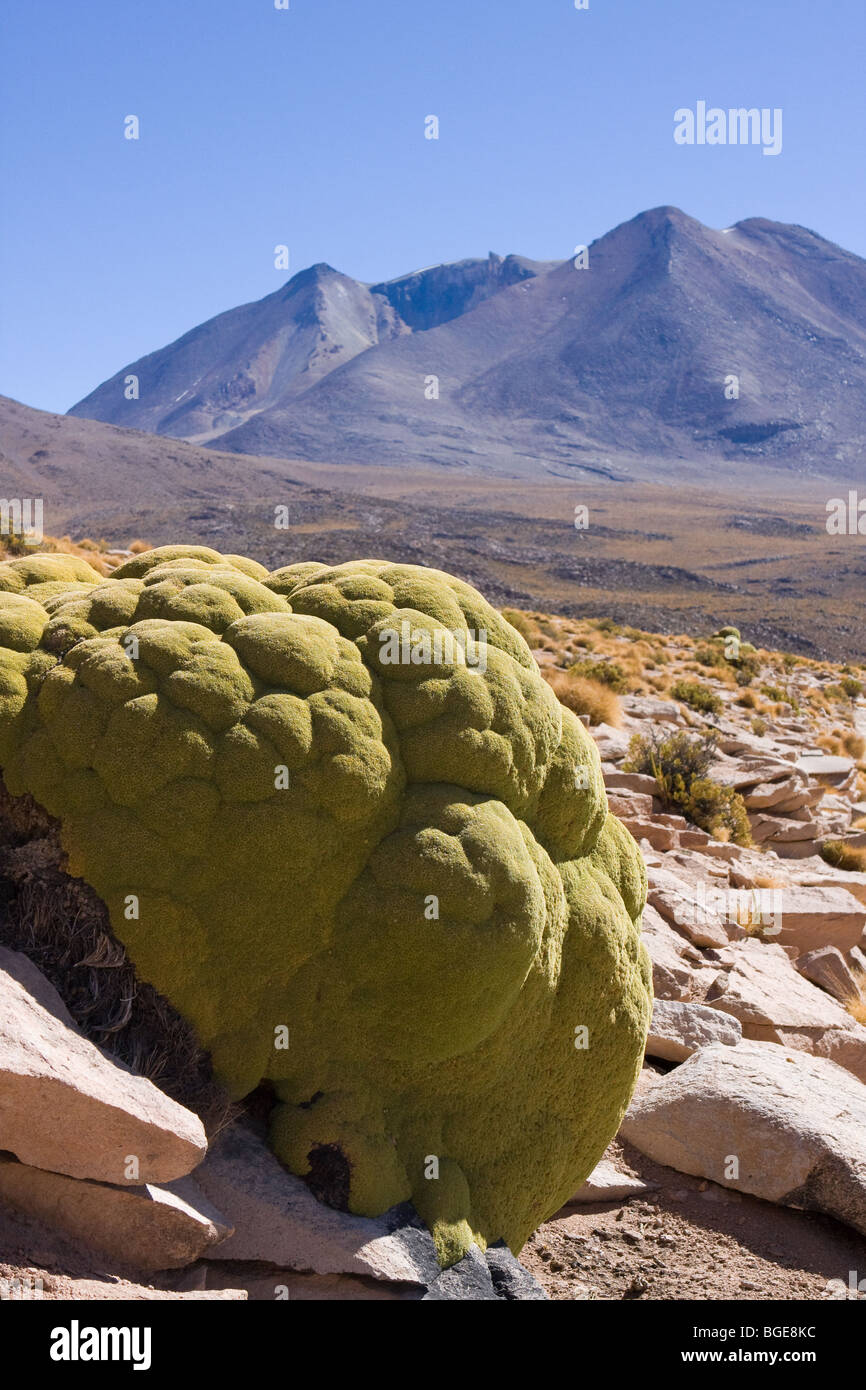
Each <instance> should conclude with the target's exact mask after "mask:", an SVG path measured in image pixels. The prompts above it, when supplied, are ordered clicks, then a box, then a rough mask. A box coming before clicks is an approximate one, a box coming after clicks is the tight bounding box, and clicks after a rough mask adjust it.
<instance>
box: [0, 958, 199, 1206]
mask: <svg viewBox="0 0 866 1390" xmlns="http://www.w3.org/2000/svg"><path fill="white" fill-rule="evenodd" d="M2 1149H5V1150H7V1151H8V1152H10V1153H14V1154H15V1155H16V1157H17V1158H19V1159H20V1160H21V1162H22V1163H25V1164H29V1165H30V1166H32V1167H37V1168H47V1169H50V1170H51V1171H53V1172H56V1173H66V1174H67V1175H69V1176H70V1177H77V1178H93V1179H95V1180H97V1181H101V1182H110V1183H113V1184H116V1185H120V1184H123V1183H129V1184H130V1185H132V1186H139V1185H141V1184H142V1183H150V1182H159V1183H162V1182H169V1181H171V1180H172V1179H174V1178H179V1177H182V1176H183V1175H184V1174H185V1173H189V1172H190V1171H191V1170H192V1169H193V1168H195V1167H196V1165H197V1164H198V1163H199V1162H200V1161H201V1159H202V1158H203V1157H204V1154H205V1151H206V1149H207V1139H206V1137H205V1132H204V1128H203V1126H202V1123H201V1121H200V1120H199V1118H198V1116H196V1115H193V1114H192V1113H191V1112H190V1111H189V1110H186V1109H184V1107H183V1106H182V1105H178V1104H177V1102H176V1101H173V1100H171V1099H170V1098H169V1097H168V1096H166V1095H164V1094H163V1092H162V1091H160V1090H158V1089H157V1087H156V1086H154V1084H153V1082H151V1081H148V1080H147V1079H146V1078H145V1077H143V1076H136V1074H135V1073H134V1072H133V1071H131V1070H130V1069H129V1068H128V1067H125V1066H124V1065H123V1064H122V1063H121V1062H118V1061H115V1060H114V1059H113V1058H111V1057H109V1056H108V1055H107V1054H106V1053H104V1052H102V1051H101V1050H100V1049H99V1048H97V1047H94V1045H93V1043H91V1042H88V1040H87V1039H86V1038H85V1037H84V1035H83V1034H82V1033H81V1032H80V1031H79V1029H77V1028H76V1027H75V1025H74V1023H73V1022H72V1019H71V1018H70V1016H69V1014H68V1012H67V1010H66V1009H65V1007H64V1006H63V1005H62V1003H61V1002H60V999H59V996H58V995H57V993H56V991H55V990H54V989H53V987H52V986H51V985H50V984H49V983H48V981H47V980H46V979H45V978H44V976H43V975H42V974H41V972H40V971H38V970H37V969H36V967H35V966H34V965H33V963H32V962H31V961H29V960H28V959H27V957H26V956H22V955H20V954H18V953H17V952H15V951H7V950H5V949H4V948H2V947H0V1150H2ZM131 1157H135V1158H136V1159H137V1160H138V1171H137V1172H136V1173H135V1174H134V1175H133V1176H128V1174H129V1173H130V1172H131V1170H130V1168H129V1166H128V1165H129V1159H130V1158H131Z"/></svg>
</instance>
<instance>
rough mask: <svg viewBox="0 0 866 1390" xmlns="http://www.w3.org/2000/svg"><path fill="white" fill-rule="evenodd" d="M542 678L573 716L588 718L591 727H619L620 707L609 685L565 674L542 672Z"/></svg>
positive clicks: (563, 672)
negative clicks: (586, 716) (599, 725)
mask: <svg viewBox="0 0 866 1390" xmlns="http://www.w3.org/2000/svg"><path fill="white" fill-rule="evenodd" d="M544 677H545V680H546V681H547V683H548V685H550V687H551V688H552V690H553V692H554V694H555V695H556V698H557V699H558V700H559V701H560V702H561V703H562V704H563V705H565V707H566V709H570V710H572V711H573V713H574V714H577V715H582V714H585V715H588V716H589V722H590V723H591V724H610V725H612V727H613V728H615V729H618V728H619V727H620V725H621V724H622V705H621V704H620V702H619V697H618V696H617V694H616V692H615V691H613V690H611V688H610V686H609V685H603V684H602V682H601V681H595V680H589V679H587V677H586V676H573V675H572V674H571V673H570V672H567V671H551V672H547V671H545V672H544Z"/></svg>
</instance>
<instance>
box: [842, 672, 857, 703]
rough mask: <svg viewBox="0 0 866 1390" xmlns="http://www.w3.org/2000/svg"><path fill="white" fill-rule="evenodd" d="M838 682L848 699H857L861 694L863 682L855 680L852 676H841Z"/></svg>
mask: <svg viewBox="0 0 866 1390" xmlns="http://www.w3.org/2000/svg"><path fill="white" fill-rule="evenodd" d="M839 684H840V685H841V687H842V689H843V690H844V691H845V694H846V695H847V696H848V699H849V700H858V699H859V698H860V696H861V695H862V694H863V682H862V681H858V680H856V679H855V678H854V676H843V677H842V679H841V681H840V682H839Z"/></svg>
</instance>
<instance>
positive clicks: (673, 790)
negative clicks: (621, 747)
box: [623, 732, 752, 845]
mask: <svg viewBox="0 0 866 1390" xmlns="http://www.w3.org/2000/svg"><path fill="white" fill-rule="evenodd" d="M715 757H716V735H715V733H713V732H709V733H706V734H703V735H701V736H699V737H697V738H695V737H691V736H690V735H688V734H686V733H684V732H678V733H675V734H671V735H670V736H669V737H668V738H665V739H659V738H658V737H657V735H655V734H650V735H649V736H648V737H647V736H644V735H642V734H635V735H634V737H633V738H632V741H631V743H630V744H629V750H628V757H627V759H626V761H625V762H624V763H623V768H624V770H625V771H626V772H644V773H647V774H648V775H649V776H651V777H655V779H656V781H657V782H658V785H659V795H660V797H661V800H662V802H663V803H664V805H665V806H666V807H667V808H668V809H670V810H676V811H679V812H680V814H681V815H684V816H685V817H686V819H687V820H690V821H691V822H692V824H693V825H697V826H699V827H700V829H701V830H706V831H707V833H708V834H709V835H713V836H715V838H716V839H725V840H728V839H729V840H732V841H733V842H734V843H735V844H738V845H749V844H751V842H752V836H751V832H750V830H749V817H748V815H747V812H746V804H745V802H744V801H743V798H742V797H741V796H740V794H739V792H735V791H734V790H733V788H732V787H723V786H720V785H719V784H718V783H717V782H713V781H712V780H711V779H710V778H709V777H708V776H707V773H708V772H709V769H710V767H711V766H712V764H713V762H714V760H715Z"/></svg>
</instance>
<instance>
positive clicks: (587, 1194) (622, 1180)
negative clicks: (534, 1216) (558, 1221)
mask: <svg viewBox="0 0 866 1390" xmlns="http://www.w3.org/2000/svg"><path fill="white" fill-rule="evenodd" d="M649 1191H650V1186H649V1184H648V1183H645V1182H644V1181H643V1180H642V1179H641V1178H635V1177H633V1176H632V1174H631V1173H623V1172H621V1171H620V1169H619V1168H617V1167H616V1165H615V1164H614V1163H612V1162H611V1160H610V1159H609V1158H603V1159H601V1161H600V1162H599V1163H597V1164H596V1165H595V1167H594V1168H593V1170H592V1172H591V1173H590V1175H589V1177H588V1178H587V1180H586V1182H585V1183H584V1184H583V1186H582V1187H579V1188H578V1189H577V1191H576V1192H575V1194H574V1196H573V1197H570V1198H569V1200H568V1201H567V1202H566V1204H565V1205H566V1206H567V1207H575V1206H578V1205H582V1204H583V1203H584V1202H624V1201H626V1200H627V1198H629V1197H638V1196H640V1194H641V1193H642V1192H649Z"/></svg>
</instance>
